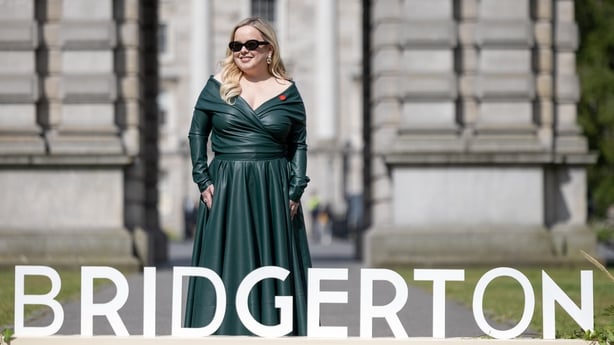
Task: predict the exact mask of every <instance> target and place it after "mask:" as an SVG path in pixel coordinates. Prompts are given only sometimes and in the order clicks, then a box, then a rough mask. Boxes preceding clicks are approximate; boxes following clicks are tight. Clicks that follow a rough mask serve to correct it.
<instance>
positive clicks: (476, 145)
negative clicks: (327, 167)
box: [365, 0, 595, 265]
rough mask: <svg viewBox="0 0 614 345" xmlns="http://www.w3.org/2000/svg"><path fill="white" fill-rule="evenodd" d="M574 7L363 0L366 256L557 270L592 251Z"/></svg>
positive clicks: (475, 0)
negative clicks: (367, 90) (367, 42)
mask: <svg viewBox="0 0 614 345" xmlns="http://www.w3.org/2000/svg"><path fill="white" fill-rule="evenodd" d="M573 6H574V2H573V1H572V0H458V1H453V0H429V1H425V0H393V1H390V0H373V1H372V9H371V17H372V21H371V24H370V30H371V37H372V41H371V46H372V47H373V49H372V53H371V56H370V58H371V63H372V66H373V67H372V71H371V88H372V98H371V104H372V106H371V113H372V115H371V123H370V124H369V125H370V127H371V135H372V139H371V140H372V143H373V144H372V147H371V155H372V157H373V159H372V161H371V179H370V183H371V186H370V190H371V191H372V193H371V201H370V202H371V205H372V222H373V224H372V227H371V229H370V231H369V233H368V235H367V238H366V243H365V249H366V250H365V256H366V259H367V261H368V262H369V263H370V264H372V265H379V264H396V263H420V264H463V263H487V264H490V263H520V264H523V263H553V264H555V263H567V262H574V261H577V260H583V259H582V258H581V255H580V251H579V249H584V250H586V251H589V252H592V251H593V250H594V247H595V240H594V236H593V234H591V233H590V232H589V231H588V230H587V229H586V227H585V223H586V176H585V166H586V165H587V164H590V163H591V162H592V161H593V160H594V157H593V156H592V155H590V154H589V153H588V151H587V145H586V140H585V138H584V137H582V134H581V133H580V131H579V129H578V126H577V125H576V102H577V101H578V98H579V91H578V90H579V88H578V78H577V75H576V71H575V50H576V48H577V44H578V42H577V26H576V24H575V21H574V15H573V14H574V11H573Z"/></svg>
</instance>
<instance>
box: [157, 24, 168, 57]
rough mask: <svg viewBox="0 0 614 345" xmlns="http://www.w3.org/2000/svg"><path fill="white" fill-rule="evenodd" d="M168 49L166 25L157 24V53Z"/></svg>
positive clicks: (162, 52)
mask: <svg viewBox="0 0 614 345" xmlns="http://www.w3.org/2000/svg"><path fill="white" fill-rule="evenodd" d="M167 51H168V25H167V24H166V23H160V24H158V53H159V54H164V53H166V52H167Z"/></svg>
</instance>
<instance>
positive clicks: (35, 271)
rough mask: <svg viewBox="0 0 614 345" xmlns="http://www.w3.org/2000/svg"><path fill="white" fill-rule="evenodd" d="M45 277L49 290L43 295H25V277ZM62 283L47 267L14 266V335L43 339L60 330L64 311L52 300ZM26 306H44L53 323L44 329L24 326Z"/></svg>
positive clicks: (56, 274)
mask: <svg viewBox="0 0 614 345" xmlns="http://www.w3.org/2000/svg"><path fill="white" fill-rule="evenodd" d="M26 275H30V276H45V277H47V278H49V280H50V281H51V290H49V292H48V293H46V294H44V295H26V294H25V286H24V285H25V284H24V282H25V276H26ZM61 287H62V282H61V280H60V275H59V274H58V272H57V271H56V270H54V269H53V268H51V267H47V266H15V320H14V321H15V335H16V336H18V337H19V336H22V337H24V336H26V337H45V336H48V335H53V334H55V333H56V332H57V331H59V330H60V328H61V327H62V324H63V323H64V309H62V305H61V304H60V303H59V302H58V301H56V300H55V299H54V298H55V297H56V296H57V295H58V293H59V292H60V288H61ZM26 304H39V305H46V306H48V307H49V308H51V310H52V311H53V321H51V324H50V325H49V326H45V327H26V326H25V325H24V320H23V319H24V306H25V305H26Z"/></svg>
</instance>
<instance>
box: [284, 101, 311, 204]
mask: <svg viewBox="0 0 614 345" xmlns="http://www.w3.org/2000/svg"><path fill="white" fill-rule="evenodd" d="M303 114H304V112H303ZM306 139H307V129H306V128H305V117H304V116H302V118H301V119H300V121H295V123H294V125H293V128H292V131H291V133H290V136H289V140H288V160H289V161H290V177H291V178H290V200H293V201H299V200H300V198H301V196H302V195H303V192H304V191H305V187H307V183H309V177H307V175H306V174H307V143H306Z"/></svg>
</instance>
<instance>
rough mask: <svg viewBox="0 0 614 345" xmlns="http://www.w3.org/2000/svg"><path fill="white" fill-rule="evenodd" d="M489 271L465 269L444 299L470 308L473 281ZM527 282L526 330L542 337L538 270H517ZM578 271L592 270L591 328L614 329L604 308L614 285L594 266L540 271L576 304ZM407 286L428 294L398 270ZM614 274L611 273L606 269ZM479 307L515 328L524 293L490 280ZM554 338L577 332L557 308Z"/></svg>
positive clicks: (509, 282) (507, 282) (612, 299)
mask: <svg viewBox="0 0 614 345" xmlns="http://www.w3.org/2000/svg"><path fill="white" fill-rule="evenodd" d="M490 269H491V268H470V269H465V281H463V282H447V283H446V297H448V298H450V299H452V300H455V301H458V302H460V303H461V304H463V305H466V306H468V307H469V308H471V305H472V300H473V292H474V289H475V286H476V283H477V281H478V280H479V279H480V278H481V277H482V276H483V275H484V273H486V272H487V271H489V270H490ZM518 270H519V271H520V272H522V273H523V274H524V275H525V276H526V277H527V278H528V279H529V281H530V282H531V285H532V286H533V291H534V293H535V312H534V314H533V319H532V321H531V325H530V329H531V330H533V331H536V332H538V333H539V337H541V335H542V300H541V298H542V284H541V279H542V270H541V269H540V268H518ZM580 270H592V271H593V298H594V316H595V329H596V330H598V329H603V328H604V327H606V326H609V327H610V328H612V327H614V315H606V309H607V308H608V307H609V306H611V305H614V282H613V281H611V280H609V278H608V277H607V276H606V274H605V273H604V272H602V271H600V270H598V269H596V268H595V267H594V266H585V267H580V268H545V269H544V271H546V273H548V275H549V276H550V277H551V278H552V279H553V280H554V281H555V282H556V284H557V285H558V286H559V287H560V288H561V289H562V290H563V291H564V292H565V293H566V294H567V295H568V296H569V297H570V298H571V299H572V300H573V301H574V303H576V305H578V306H579V305H580ZM395 271H397V272H398V273H399V274H401V275H402V276H403V277H404V278H405V280H406V281H407V282H408V284H411V285H414V286H418V287H420V288H423V289H427V290H429V291H432V283H429V282H417V281H414V280H413V269H407V268H405V269H398V268H395ZM610 272H613V273H614V270H612V269H610ZM483 308H484V311H485V313H486V314H487V315H488V316H491V317H492V318H493V319H494V320H495V321H507V322H511V323H512V324H513V325H515V324H516V323H517V322H518V321H520V318H521V316H522V311H523V308H524V294H523V290H522V288H521V286H520V284H519V283H518V282H516V281H515V280H514V279H512V278H508V277H501V278H497V279H495V280H493V281H492V282H491V283H490V284H489V285H488V287H487V288H486V292H485V294H484V299H483ZM555 315H556V316H555V318H556V319H555V320H556V334H557V338H558V337H560V338H569V337H573V334H574V332H575V331H577V330H580V327H579V326H578V324H577V323H576V322H575V321H574V320H573V319H572V318H571V317H570V316H568V315H567V313H566V312H565V311H564V310H563V309H562V308H561V307H560V306H558V304H557V306H556V310H555Z"/></svg>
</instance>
